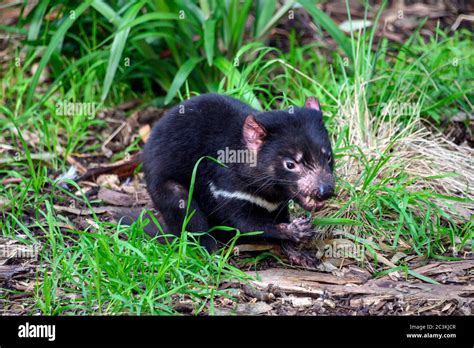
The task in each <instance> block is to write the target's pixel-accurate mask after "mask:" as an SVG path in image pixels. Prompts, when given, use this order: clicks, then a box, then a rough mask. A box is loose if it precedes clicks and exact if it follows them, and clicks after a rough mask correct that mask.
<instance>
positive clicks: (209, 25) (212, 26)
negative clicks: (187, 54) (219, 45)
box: [204, 19, 216, 66]
mask: <svg viewBox="0 0 474 348" xmlns="http://www.w3.org/2000/svg"><path fill="white" fill-rule="evenodd" d="M215 40H216V21H215V20H214V19H208V20H206V21H205V22H204V50H205V51H206V58H207V63H208V64H209V66H212V62H213V59H214V44H215Z"/></svg>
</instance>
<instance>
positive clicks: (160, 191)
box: [152, 180, 215, 251]
mask: <svg viewBox="0 0 474 348" xmlns="http://www.w3.org/2000/svg"><path fill="white" fill-rule="evenodd" d="M188 193H189V192H188V190H187V189H186V188H185V187H184V186H183V185H181V184H179V183H177V182H175V181H171V180H169V181H166V182H165V183H163V184H162V185H159V186H158V188H157V190H156V193H154V194H153V195H152V199H153V203H154V205H155V207H156V209H157V210H158V211H159V212H160V213H161V214H162V215H163V219H164V222H165V225H166V226H167V230H166V231H164V232H165V233H168V234H173V235H175V236H179V235H180V234H181V231H182V227H183V222H184V219H185V217H186V207H187V204H188ZM192 211H195V213H194V215H193V216H192V218H191V220H190V221H189V222H188V224H187V225H186V230H187V231H188V232H207V231H208V230H209V224H208V221H207V218H206V216H205V215H204V213H203V212H202V211H201V209H200V208H199V206H198V204H197V203H196V201H195V200H192V201H191V205H190V212H192ZM200 243H201V244H202V245H203V246H204V247H206V249H207V250H209V251H212V250H214V249H215V241H214V239H213V238H212V237H211V236H210V235H208V234H207V233H206V234H204V235H202V236H201V237H200Z"/></svg>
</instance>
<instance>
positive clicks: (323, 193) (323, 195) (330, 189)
mask: <svg viewBox="0 0 474 348" xmlns="http://www.w3.org/2000/svg"><path fill="white" fill-rule="evenodd" d="M333 195H334V186H333V185H331V184H321V186H319V192H318V198H319V199H327V198H329V197H331V196H333Z"/></svg>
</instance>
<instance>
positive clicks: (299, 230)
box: [280, 218, 316, 243]
mask: <svg viewBox="0 0 474 348" xmlns="http://www.w3.org/2000/svg"><path fill="white" fill-rule="evenodd" d="M280 229H281V230H282V232H283V233H284V234H285V236H286V237H287V238H288V239H289V240H291V241H293V242H296V243H302V242H306V241H309V240H311V239H313V238H314V237H315V235H316V230H315V229H314V227H313V224H312V223H311V221H310V219H307V218H298V219H295V220H293V221H292V222H290V223H289V224H280Z"/></svg>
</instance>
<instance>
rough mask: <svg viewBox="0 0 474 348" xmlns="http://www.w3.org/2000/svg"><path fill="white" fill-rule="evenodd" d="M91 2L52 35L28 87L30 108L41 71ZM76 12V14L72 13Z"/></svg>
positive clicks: (69, 16) (27, 97)
mask: <svg viewBox="0 0 474 348" xmlns="http://www.w3.org/2000/svg"><path fill="white" fill-rule="evenodd" d="M90 4H91V0H89V1H85V2H84V3H82V4H81V5H79V6H78V7H76V9H75V10H74V11H72V13H71V14H70V15H68V16H67V18H66V19H65V20H64V22H63V23H62V24H61V25H60V26H59V28H58V30H56V32H55V33H54V35H53V36H52V37H51V41H50V42H49V45H48V47H47V48H46V51H45V52H44V55H43V57H42V58H41V60H40V62H39V65H38V69H37V70H36V73H35V75H34V76H33V78H32V79H31V84H30V88H29V89H28V94H27V95H26V102H25V106H26V108H28V107H29V106H30V104H31V102H32V100H33V95H34V94H35V90H36V86H37V85H38V82H39V78H40V76H41V73H42V72H43V70H44V68H45V67H46V64H48V62H49V60H50V59H51V56H52V55H53V53H54V51H55V49H56V47H58V45H59V44H61V42H62V41H63V38H64V35H65V34H66V32H67V31H68V30H69V28H70V27H71V26H72V25H73V23H74V22H75V21H76V19H77V18H78V17H79V16H80V15H81V14H82V13H83V12H84V11H85V10H87V9H88V8H89V6H90ZM72 14H74V15H72Z"/></svg>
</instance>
